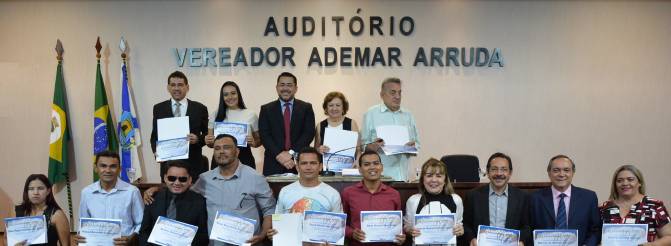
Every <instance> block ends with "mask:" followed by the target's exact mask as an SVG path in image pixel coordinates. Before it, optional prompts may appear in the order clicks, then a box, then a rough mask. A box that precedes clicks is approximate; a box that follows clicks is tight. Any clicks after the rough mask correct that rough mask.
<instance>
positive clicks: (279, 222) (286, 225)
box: [273, 213, 303, 246]
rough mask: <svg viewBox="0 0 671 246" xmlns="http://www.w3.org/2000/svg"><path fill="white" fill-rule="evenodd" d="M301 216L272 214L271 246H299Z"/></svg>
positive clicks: (301, 231) (301, 229)
mask: <svg viewBox="0 0 671 246" xmlns="http://www.w3.org/2000/svg"><path fill="white" fill-rule="evenodd" d="M302 220H303V214H299V213H293V214H273V229H275V230H276V231H277V234H275V235H274V236H273V245H278V246H282V245H301V240H302V238H301V234H303V227H302V226H303V224H302V223H301V221H302Z"/></svg>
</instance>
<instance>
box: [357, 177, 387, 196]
mask: <svg viewBox="0 0 671 246" xmlns="http://www.w3.org/2000/svg"><path fill="white" fill-rule="evenodd" d="M356 187H357V188H359V189H362V190H364V191H366V192H367V193H370V192H368V189H367V188H366V186H365V185H364V184H363V180H361V182H359V183H357V184H356ZM387 188H389V187H388V186H387V185H385V184H384V183H380V188H378V189H377V191H375V192H373V194H375V193H378V192H382V191H386V190H387Z"/></svg>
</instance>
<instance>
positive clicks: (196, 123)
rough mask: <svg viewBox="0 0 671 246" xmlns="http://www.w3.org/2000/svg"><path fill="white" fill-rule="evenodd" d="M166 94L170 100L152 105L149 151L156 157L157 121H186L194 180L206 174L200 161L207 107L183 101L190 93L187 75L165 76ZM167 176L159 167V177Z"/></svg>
mask: <svg viewBox="0 0 671 246" xmlns="http://www.w3.org/2000/svg"><path fill="white" fill-rule="evenodd" d="M168 92H169V93H170V96H171V98H170V99H168V100H166V101H163V102H160V103H158V104H156V105H154V111H153V112H154V115H153V119H152V129H151V140H150V142H151V150H152V151H153V152H154V154H156V140H157V139H158V129H157V128H156V122H157V121H158V120H159V119H163V118H170V117H183V116H188V117H189V132H190V133H189V135H188V139H189V144H190V145H189V159H188V160H187V162H188V163H189V174H191V177H194V181H195V180H197V179H198V176H199V175H200V174H201V173H203V172H205V171H207V163H205V164H204V162H203V160H202V155H203V154H202V153H203V145H205V141H204V138H205V135H207V117H208V115H207V107H205V105H203V104H201V103H199V102H196V101H191V100H189V99H187V98H186V94H187V92H189V80H188V79H187V78H186V75H184V73H182V72H180V71H175V72H173V73H171V74H170V76H168ZM165 172H166V167H165V165H164V164H161V177H163V175H164V174H165Z"/></svg>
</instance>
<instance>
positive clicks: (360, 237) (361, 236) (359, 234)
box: [352, 229, 366, 242]
mask: <svg viewBox="0 0 671 246" xmlns="http://www.w3.org/2000/svg"><path fill="white" fill-rule="evenodd" d="M352 238H354V240H357V241H359V242H363V241H365V240H366V233H364V232H363V231H362V230H361V229H354V230H353V231H352Z"/></svg>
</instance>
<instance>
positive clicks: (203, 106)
mask: <svg viewBox="0 0 671 246" xmlns="http://www.w3.org/2000/svg"><path fill="white" fill-rule="evenodd" d="M186 100H188V101H189V106H191V105H194V106H196V107H201V108H206V107H205V105H204V104H202V103H200V102H198V101H194V100H191V99H186Z"/></svg>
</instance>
